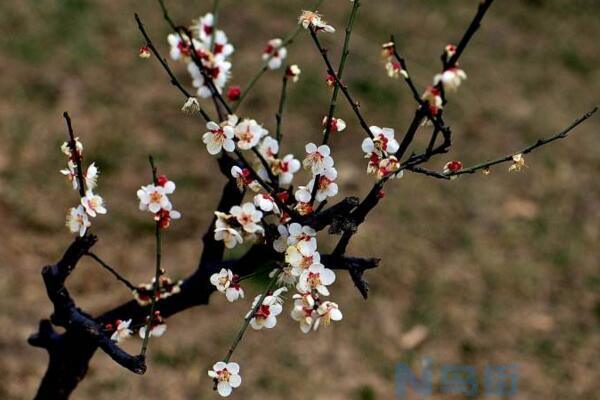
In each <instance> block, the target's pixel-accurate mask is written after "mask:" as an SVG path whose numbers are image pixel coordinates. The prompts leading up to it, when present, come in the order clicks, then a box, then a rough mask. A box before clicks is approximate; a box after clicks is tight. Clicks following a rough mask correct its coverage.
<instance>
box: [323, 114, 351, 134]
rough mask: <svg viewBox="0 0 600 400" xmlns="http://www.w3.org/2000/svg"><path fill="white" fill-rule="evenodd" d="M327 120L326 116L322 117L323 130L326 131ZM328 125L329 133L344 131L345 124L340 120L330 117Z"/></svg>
mask: <svg viewBox="0 0 600 400" xmlns="http://www.w3.org/2000/svg"><path fill="white" fill-rule="evenodd" d="M327 118H328V117H327V116H324V117H323V126H324V127H325V129H327ZM329 125H331V129H330V130H329V131H330V132H341V131H343V130H344V129H346V122H345V121H344V120H343V119H341V118H334V117H331V122H330V123H329Z"/></svg>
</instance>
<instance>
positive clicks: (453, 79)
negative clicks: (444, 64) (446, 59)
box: [433, 67, 467, 91]
mask: <svg viewBox="0 0 600 400" xmlns="http://www.w3.org/2000/svg"><path fill="white" fill-rule="evenodd" d="M465 79H467V74H466V73H465V71H463V70H462V69H459V68H456V67H452V68H448V69H447V70H445V71H444V72H442V73H441V74H437V75H436V76H435V77H434V78H433V84H434V85H438V84H439V83H440V82H441V83H442V85H444V89H446V90H450V91H456V90H457V89H458V87H459V86H460V84H461V82H462V81H464V80H465Z"/></svg>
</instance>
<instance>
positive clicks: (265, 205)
mask: <svg viewBox="0 0 600 400" xmlns="http://www.w3.org/2000/svg"><path fill="white" fill-rule="evenodd" d="M254 205H255V206H256V207H258V208H260V209H261V210H263V211H264V212H271V211H272V212H273V213H275V214H279V207H277V203H276V202H275V199H273V197H271V195H269V194H266V193H260V194H257V195H256V196H254Z"/></svg>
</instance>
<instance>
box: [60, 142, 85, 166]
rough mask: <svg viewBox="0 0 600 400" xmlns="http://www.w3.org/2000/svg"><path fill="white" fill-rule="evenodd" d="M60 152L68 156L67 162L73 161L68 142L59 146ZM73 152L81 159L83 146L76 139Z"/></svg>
mask: <svg viewBox="0 0 600 400" xmlns="http://www.w3.org/2000/svg"><path fill="white" fill-rule="evenodd" d="M60 150H61V151H62V152H63V153H64V154H65V155H67V156H69V160H73V158H74V157H73V154H72V153H71V146H70V145H69V142H64V143H63V144H62V145H61V146H60ZM75 151H76V152H77V155H78V156H79V157H81V153H83V144H82V143H81V142H80V141H79V138H78V137H76V138H75Z"/></svg>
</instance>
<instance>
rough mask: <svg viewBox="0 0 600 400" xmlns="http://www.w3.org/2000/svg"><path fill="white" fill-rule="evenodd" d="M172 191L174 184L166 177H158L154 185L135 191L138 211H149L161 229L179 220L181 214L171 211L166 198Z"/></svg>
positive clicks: (171, 208)
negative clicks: (138, 201)
mask: <svg viewBox="0 0 600 400" xmlns="http://www.w3.org/2000/svg"><path fill="white" fill-rule="evenodd" d="M174 191H175V183H174V182H173V181H170V180H169V179H168V178H167V177H166V175H161V176H159V177H158V178H157V179H156V183H151V184H149V185H146V186H142V187H141V188H140V189H139V190H138V191H137V197H138V199H139V200H140V204H139V207H140V211H149V212H151V213H152V214H154V220H155V221H156V222H158V224H159V226H160V227H161V228H163V229H166V228H168V227H169V226H170V224H171V220H174V219H179V218H181V213H180V212H179V211H175V210H173V205H172V204H171V201H170V200H169V197H168V195H170V194H172V193H173V192H174Z"/></svg>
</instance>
